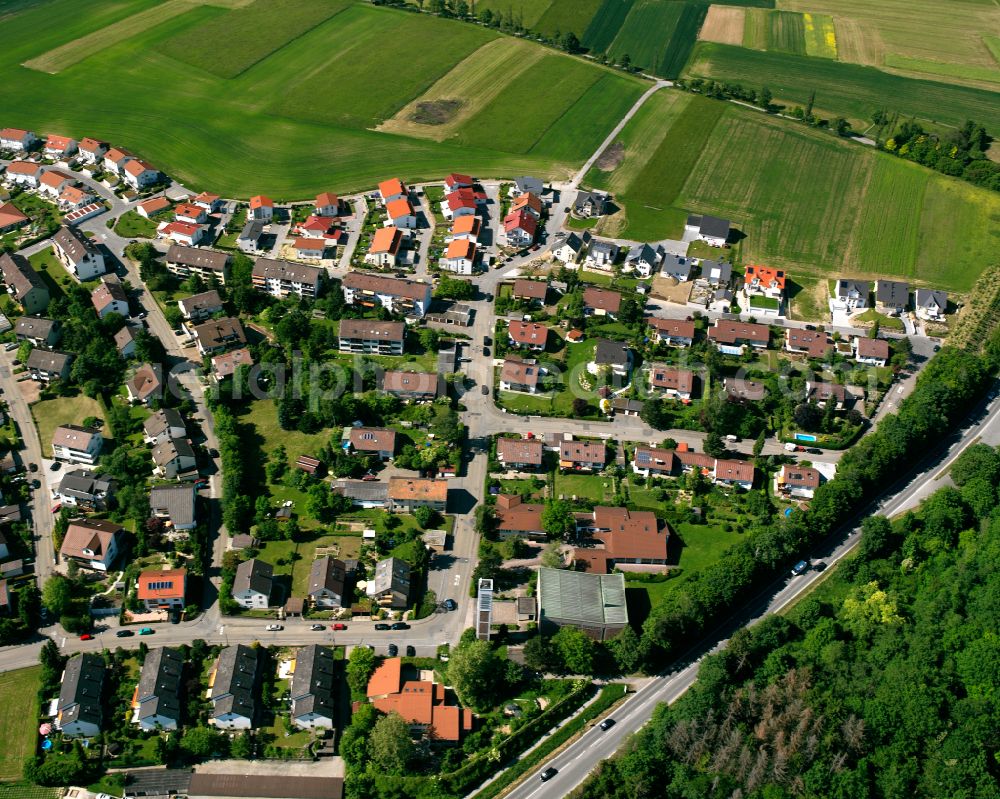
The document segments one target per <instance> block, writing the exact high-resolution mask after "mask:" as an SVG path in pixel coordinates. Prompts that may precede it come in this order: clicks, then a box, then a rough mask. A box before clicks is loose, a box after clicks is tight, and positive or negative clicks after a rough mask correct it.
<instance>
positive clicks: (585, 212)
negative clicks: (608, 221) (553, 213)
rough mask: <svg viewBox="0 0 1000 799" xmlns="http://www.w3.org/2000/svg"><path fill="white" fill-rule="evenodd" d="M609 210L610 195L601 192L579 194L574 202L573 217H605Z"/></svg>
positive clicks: (581, 192)
mask: <svg viewBox="0 0 1000 799" xmlns="http://www.w3.org/2000/svg"><path fill="white" fill-rule="evenodd" d="M607 210H608V195H607V194H604V193H603V192H599V191H580V192H577V195H576V199H575V200H573V216H578V217H581V218H583V219H590V218H592V217H595V216H604V214H606V213H607Z"/></svg>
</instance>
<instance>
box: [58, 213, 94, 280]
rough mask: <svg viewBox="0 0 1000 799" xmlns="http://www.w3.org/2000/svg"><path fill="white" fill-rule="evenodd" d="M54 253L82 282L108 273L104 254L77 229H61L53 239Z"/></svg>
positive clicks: (67, 227) (68, 270) (65, 227)
mask: <svg viewBox="0 0 1000 799" xmlns="http://www.w3.org/2000/svg"><path fill="white" fill-rule="evenodd" d="M52 251H53V252H54V253H55V256H56V258H58V259H59V262H60V263H61V264H62V265H63V266H64V267H65V268H66V271H67V272H69V273H70V274H71V275H73V276H74V277H75V278H76V279H77V280H79V281H80V282H84V281H86V280H93V279H94V278H95V277H97V276H98V275H103V274H104V273H105V272H106V271H107V268H106V267H105V265H104V253H102V252H101V251H100V250H99V249H98V247H97V245H96V244H95V243H94V242H93V240H92V239H88V238H87V237H86V236H84V235H83V233H81V232H80V231H79V230H77V229H76V228H75V227H69V226H67V225H63V226H62V227H61V228H59V230H58V231H57V232H56V234H55V235H54V236H53V237H52Z"/></svg>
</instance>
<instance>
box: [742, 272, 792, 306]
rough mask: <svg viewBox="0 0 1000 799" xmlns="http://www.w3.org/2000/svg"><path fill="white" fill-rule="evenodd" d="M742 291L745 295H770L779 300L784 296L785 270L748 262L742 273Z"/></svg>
mask: <svg viewBox="0 0 1000 799" xmlns="http://www.w3.org/2000/svg"><path fill="white" fill-rule="evenodd" d="M743 293H744V294H746V295H747V297H752V296H761V297H770V298H772V299H775V300H778V301H779V302H780V301H781V300H782V299H783V298H784V296H785V270H783V269H772V268H771V267H769V266H759V265H757V264H749V265H748V266H747V268H746V272H745V274H744V275H743Z"/></svg>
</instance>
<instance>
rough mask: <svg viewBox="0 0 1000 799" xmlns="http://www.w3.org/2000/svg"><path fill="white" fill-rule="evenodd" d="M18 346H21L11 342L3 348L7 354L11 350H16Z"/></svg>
mask: <svg viewBox="0 0 1000 799" xmlns="http://www.w3.org/2000/svg"><path fill="white" fill-rule="evenodd" d="M20 346H21V345H20V344H18V343H17V342H16V341H11V342H10V343H8V344H7V345H6V346H5V347H4V349H5V350H7V352H10V351H11V350H16V349H17V348H18V347H20Z"/></svg>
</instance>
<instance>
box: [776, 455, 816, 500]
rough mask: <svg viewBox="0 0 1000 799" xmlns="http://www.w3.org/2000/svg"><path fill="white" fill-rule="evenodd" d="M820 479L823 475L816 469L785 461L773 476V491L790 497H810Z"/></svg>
mask: <svg viewBox="0 0 1000 799" xmlns="http://www.w3.org/2000/svg"><path fill="white" fill-rule="evenodd" d="M822 481H823V476H822V475H821V474H820V472H819V471H818V470H817V469H810V468H807V467H805V466H797V465H795V464H787V463H786V464H785V465H784V466H782V467H781V471H780V472H778V473H777V474H776V475H775V476H774V492H775V494H784V495H785V496H790V497H802V498H804V499H812V497H813V494H815V493H816V489H817V488H819V486H820V483H821V482H822Z"/></svg>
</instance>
